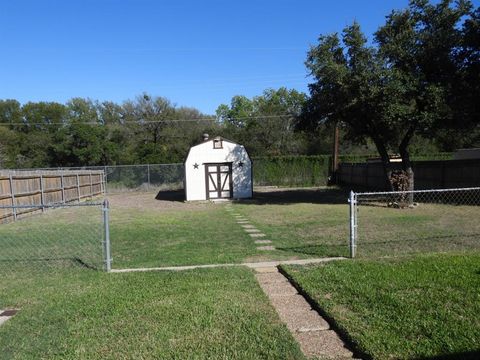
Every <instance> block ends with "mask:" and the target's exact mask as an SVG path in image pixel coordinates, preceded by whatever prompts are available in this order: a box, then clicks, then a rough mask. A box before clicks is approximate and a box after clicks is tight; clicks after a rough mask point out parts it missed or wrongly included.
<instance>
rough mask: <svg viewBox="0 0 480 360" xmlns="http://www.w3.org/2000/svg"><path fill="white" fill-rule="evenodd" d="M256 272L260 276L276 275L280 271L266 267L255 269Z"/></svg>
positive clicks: (272, 267)
mask: <svg viewBox="0 0 480 360" xmlns="http://www.w3.org/2000/svg"><path fill="white" fill-rule="evenodd" d="M255 271H256V272H257V273H259V274H268V273H276V272H278V269H277V268H276V267H274V266H264V267H258V268H255Z"/></svg>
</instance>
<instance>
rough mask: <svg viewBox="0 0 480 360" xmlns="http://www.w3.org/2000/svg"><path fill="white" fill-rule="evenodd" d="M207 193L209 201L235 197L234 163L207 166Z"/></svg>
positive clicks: (209, 164)
mask: <svg viewBox="0 0 480 360" xmlns="http://www.w3.org/2000/svg"><path fill="white" fill-rule="evenodd" d="M205 191H206V192H207V200H209V199H230V198H232V197H233V183H232V163H230V162H228V163H208V164H205Z"/></svg>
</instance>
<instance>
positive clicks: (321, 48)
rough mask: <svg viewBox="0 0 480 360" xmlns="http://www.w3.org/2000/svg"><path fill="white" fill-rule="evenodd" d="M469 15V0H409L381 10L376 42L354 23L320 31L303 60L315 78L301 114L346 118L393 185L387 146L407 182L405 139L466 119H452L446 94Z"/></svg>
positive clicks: (317, 119) (314, 121) (310, 119)
mask: <svg viewBox="0 0 480 360" xmlns="http://www.w3.org/2000/svg"><path fill="white" fill-rule="evenodd" d="M468 16H472V12H471V4H470V3H469V2H468V1H459V2H457V3H455V4H453V3H452V1H449V0H444V1H441V2H440V3H438V4H437V5H431V4H429V3H428V1H426V0H414V1H411V2H410V5H409V7H408V9H406V10H402V11H394V12H392V13H391V14H390V15H389V16H388V17H387V21H386V24H385V25H384V26H382V27H381V28H380V29H379V30H378V32H377V33H376V35H375V40H376V46H369V45H368V42H367V39H366V37H365V36H364V35H363V34H362V32H361V30H360V26H359V25H358V24H357V23H354V24H353V25H351V26H348V27H346V28H345V29H344V30H343V32H342V35H341V37H340V36H339V35H338V34H331V35H325V36H321V37H320V38H319V43H318V45H316V46H314V47H312V48H311V49H310V51H309V54H308V58H307V61H306V66H307V68H308V69H309V71H310V73H311V75H312V76H313V77H314V79H315V82H314V83H312V84H311V85H310V86H309V87H310V95H311V97H310V100H309V102H308V105H307V107H306V111H305V116H304V119H305V120H304V122H306V123H307V124H309V125H313V126H315V125H318V124H319V123H324V122H335V123H340V124H345V125H346V126H345V130H346V132H347V135H348V136H349V137H350V138H352V139H356V140H357V141H364V140H365V139H366V138H370V139H371V140H372V141H373V143H374V144H375V146H376V148H377V150H378V153H379V155H380V157H381V159H382V162H383V165H384V168H385V175H386V180H387V183H388V184H389V185H390V187H392V188H393V182H392V163H391V162H390V157H389V153H392V152H393V153H398V154H400V156H401V157H402V166H403V170H404V172H405V174H406V175H407V176H408V179H409V181H408V185H409V187H410V188H413V171H412V166H411V162H410V153H409V146H410V144H411V142H412V139H413V138H414V136H415V135H416V134H420V135H421V134H423V135H427V136H428V135H431V134H433V133H436V132H438V131H440V129H447V128H454V127H456V128H458V127H463V126H464V125H466V124H465V123H462V124H458V123H457V122H455V121H453V115H452V114H453V113H454V111H453V109H454V105H453V102H452V101H451V100H450V98H451V95H452V94H453V93H454V92H455V86H454V84H456V83H458V81H459V80H458V79H459V72H458V63H457V62H456V60H455V56H456V54H457V52H458V50H459V49H460V48H461V46H462V26H461V24H462V21H464V19H465V17H468ZM457 91H458V90H457Z"/></svg>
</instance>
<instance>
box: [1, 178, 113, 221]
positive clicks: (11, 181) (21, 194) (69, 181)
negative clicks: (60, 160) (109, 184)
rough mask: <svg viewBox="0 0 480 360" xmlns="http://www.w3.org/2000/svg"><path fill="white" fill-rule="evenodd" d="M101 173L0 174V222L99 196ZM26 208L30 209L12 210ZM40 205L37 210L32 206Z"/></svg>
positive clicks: (101, 189)
mask: <svg viewBox="0 0 480 360" xmlns="http://www.w3.org/2000/svg"><path fill="white" fill-rule="evenodd" d="M104 191H105V184H104V173H103V171H46V170H41V171H15V170H14V171H12V170H10V171H5V170H3V171H0V206H10V207H8V208H0V222H9V221H13V220H16V219H17V218H18V217H21V216H24V215H26V214H29V213H32V212H35V211H43V210H44V207H43V206H44V205H51V204H65V203H70V202H72V201H81V200H82V199H85V198H91V197H93V196H97V195H100V194H103V193H104ZM22 205H28V206H32V207H30V208H18V209H17V208H16V207H17V206H22ZM35 206H40V207H35Z"/></svg>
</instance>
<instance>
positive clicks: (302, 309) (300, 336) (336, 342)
mask: <svg viewBox="0 0 480 360" xmlns="http://www.w3.org/2000/svg"><path fill="white" fill-rule="evenodd" d="M256 271H257V274H256V275H255V277H256V278H257V281H258V283H259V284H260V286H261V287H262V289H263V291H264V292H265V294H267V296H268V298H269V299H270V302H271V303H272V305H273V307H274V308H275V310H276V311H277V313H278V315H279V316H280V319H281V320H282V322H284V323H285V324H286V325H287V328H288V329H289V330H290V332H291V333H292V335H293V336H294V338H295V339H296V340H297V342H298V343H299V344H300V348H301V350H302V352H303V353H304V354H305V356H307V357H315V358H317V357H318V358H321V359H352V358H353V353H352V352H351V351H350V350H349V349H347V348H346V347H345V344H344V343H343V341H342V340H341V339H340V338H339V336H338V335H337V333H336V332H335V331H333V330H331V329H330V325H329V324H328V322H327V321H326V320H325V319H323V318H322V317H321V316H320V315H319V314H318V313H317V312H316V311H315V310H313V309H312V308H311V306H310V304H309V303H308V302H307V301H306V300H305V298H304V297H303V296H302V295H300V294H299V293H298V292H297V290H296V289H295V287H293V286H292V285H291V284H290V282H289V281H288V280H287V278H285V277H284V276H283V275H282V274H280V273H279V272H278V269H277V268H275V267H266V268H257V269H256Z"/></svg>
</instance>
